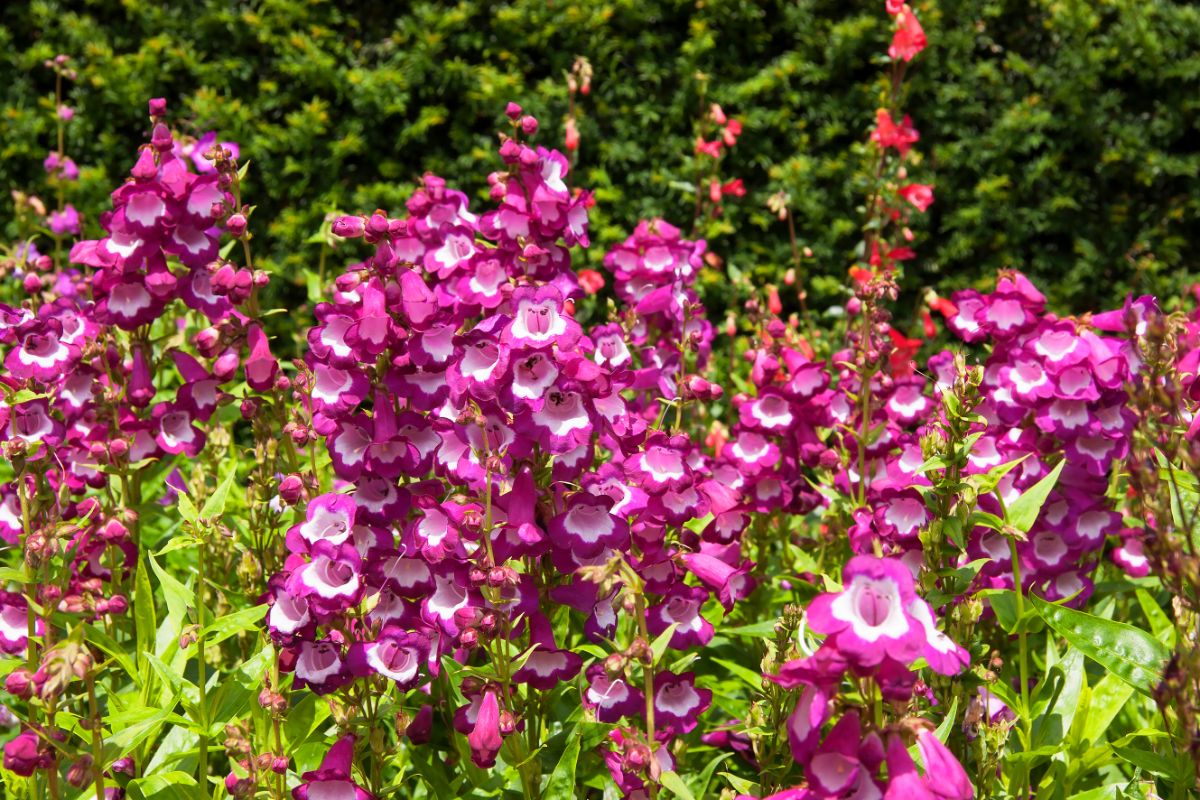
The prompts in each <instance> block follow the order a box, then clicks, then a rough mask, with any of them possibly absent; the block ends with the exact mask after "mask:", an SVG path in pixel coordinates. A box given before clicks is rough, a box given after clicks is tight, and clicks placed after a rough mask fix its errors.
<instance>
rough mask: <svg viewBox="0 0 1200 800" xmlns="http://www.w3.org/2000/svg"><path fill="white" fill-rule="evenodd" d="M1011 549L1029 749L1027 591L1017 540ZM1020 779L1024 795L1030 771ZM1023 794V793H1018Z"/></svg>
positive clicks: (1025, 734)
mask: <svg viewBox="0 0 1200 800" xmlns="http://www.w3.org/2000/svg"><path fill="white" fill-rule="evenodd" d="M1008 544H1009V551H1010V552H1011V554H1012V571H1013V592H1014V593H1015V594H1016V598H1017V644H1018V659H1019V661H1018V665H1017V669H1018V677H1019V680H1020V681H1021V746H1022V747H1024V748H1025V750H1026V751H1028V750H1029V749H1030V748H1031V747H1032V746H1033V722H1032V721H1031V720H1030V718H1029V715H1030V710H1029V645H1028V642H1026V640H1025V619H1024V617H1025V592H1024V590H1023V589H1022V588H1021V561H1020V558H1019V556H1018V553H1017V541H1016V540H1015V539H1010V540H1009V543H1008ZM1017 779H1018V780H1019V781H1020V784H1019V785H1020V788H1021V792H1022V795H1023V794H1027V792H1026V790H1025V784H1026V781H1027V780H1028V771H1027V769H1026V768H1022V770H1021V774H1020V775H1019V776H1017ZM1018 796H1021V795H1018Z"/></svg>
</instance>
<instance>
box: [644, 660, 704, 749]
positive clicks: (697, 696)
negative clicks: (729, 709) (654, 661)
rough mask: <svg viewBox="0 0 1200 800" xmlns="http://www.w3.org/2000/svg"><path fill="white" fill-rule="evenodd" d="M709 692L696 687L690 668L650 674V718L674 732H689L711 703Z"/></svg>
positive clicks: (694, 677)
mask: <svg viewBox="0 0 1200 800" xmlns="http://www.w3.org/2000/svg"><path fill="white" fill-rule="evenodd" d="M712 698H713V693H712V692H711V691H710V690H708V689H698V688H696V676H695V675H693V674H692V673H690V672H685V673H683V674H682V675H676V674H674V673H672V672H668V671H666V670H663V671H660V672H658V673H657V674H656V675H655V676H654V718H655V721H656V722H659V723H660V724H662V725H663V726H667V727H670V729H671V730H672V731H675V732H676V733H679V734H683V733H690V732H691V731H692V730H693V729H694V728H695V727H696V726H697V725H698V724H700V715H701V714H703V713H704V712H705V711H707V710H708V707H709V706H710V705H712Z"/></svg>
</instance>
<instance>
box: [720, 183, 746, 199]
mask: <svg viewBox="0 0 1200 800" xmlns="http://www.w3.org/2000/svg"><path fill="white" fill-rule="evenodd" d="M721 194H727V195H732V196H733V197H745V196H746V185H745V184H743V183H742V179H741V178H734V179H733V180H731V181H729V182H728V183H725V184H723V185H722V186H721Z"/></svg>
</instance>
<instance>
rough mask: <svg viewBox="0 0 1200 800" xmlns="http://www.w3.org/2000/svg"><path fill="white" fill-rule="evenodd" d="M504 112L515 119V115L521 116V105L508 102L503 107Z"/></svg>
mask: <svg viewBox="0 0 1200 800" xmlns="http://www.w3.org/2000/svg"><path fill="white" fill-rule="evenodd" d="M504 114H505V116H507V117H508V118H509V119H513V120H515V119H516V118H517V117H519V116H521V107H520V106H519V105H517V104H516V103H512V102H510V103H509V104H508V105H507V106H505V107H504Z"/></svg>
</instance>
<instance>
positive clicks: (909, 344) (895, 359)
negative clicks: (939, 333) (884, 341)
mask: <svg viewBox="0 0 1200 800" xmlns="http://www.w3.org/2000/svg"><path fill="white" fill-rule="evenodd" d="M888 335H890V336H891V337H892V345H893V349H892V352H891V355H889V356H888V363H889V364H890V365H891V367H892V374H893V375H898V376H905V375H912V374H913V369H914V365H913V358H914V357H916V355H917V351H918V350H920V349H921V345H923V344H925V340H924V339H909V338H908V337H907V336H905V335H904V334H903V333H901V332H900V331H898V330H896V329H895V328H888Z"/></svg>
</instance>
